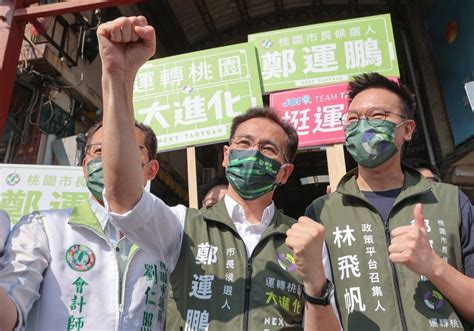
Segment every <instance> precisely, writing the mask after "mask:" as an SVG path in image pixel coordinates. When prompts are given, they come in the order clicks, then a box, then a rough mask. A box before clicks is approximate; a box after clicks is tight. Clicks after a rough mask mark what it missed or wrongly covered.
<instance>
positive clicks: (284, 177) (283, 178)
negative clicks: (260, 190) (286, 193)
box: [276, 163, 295, 185]
mask: <svg viewBox="0 0 474 331" xmlns="http://www.w3.org/2000/svg"><path fill="white" fill-rule="evenodd" d="M293 170H295V165H294V164H293V163H285V164H284V165H282V167H281V168H280V171H279V173H278V175H277V178H276V181H277V183H278V184H280V185H283V184H286V182H287V181H288V178H290V176H291V174H292V173H293Z"/></svg>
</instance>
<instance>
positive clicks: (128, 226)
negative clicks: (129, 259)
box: [104, 190, 187, 271]
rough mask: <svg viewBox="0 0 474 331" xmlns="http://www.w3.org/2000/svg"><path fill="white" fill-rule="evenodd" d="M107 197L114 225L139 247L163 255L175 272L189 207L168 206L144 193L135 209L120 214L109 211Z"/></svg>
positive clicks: (148, 193) (105, 200) (106, 204)
mask: <svg viewBox="0 0 474 331" xmlns="http://www.w3.org/2000/svg"><path fill="white" fill-rule="evenodd" d="M105 196H106V194H105V193H104V204H105V207H106V209H107V211H108V212H109V215H110V217H111V221H112V223H113V224H114V225H115V226H116V227H118V228H119V229H120V230H121V231H122V232H123V233H124V234H125V236H126V237H127V238H128V239H130V240H131V241H132V242H134V243H135V244H137V245H138V246H139V247H140V248H142V249H144V250H145V251H147V252H148V253H150V254H155V255H156V254H158V255H161V256H160V257H161V259H162V260H165V261H166V263H167V264H168V266H169V267H170V271H173V269H174V267H175V265H176V263H177V261H178V258H179V253H180V248H181V241H182V238H183V228H184V220H185V217H186V210H187V208H186V207H185V206H183V205H178V206H175V207H169V206H168V205H166V203H164V202H163V201H162V200H161V199H159V198H158V197H156V196H154V195H153V194H151V193H150V192H148V191H145V190H144V191H143V194H142V197H141V199H140V201H138V203H137V204H136V205H135V207H133V209H132V210H129V211H127V212H125V213H123V214H117V213H114V212H111V211H110V208H109V205H108V203H107V199H106V198H105Z"/></svg>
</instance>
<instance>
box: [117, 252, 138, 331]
mask: <svg viewBox="0 0 474 331" xmlns="http://www.w3.org/2000/svg"><path fill="white" fill-rule="evenodd" d="M136 252H137V250H135V251H133V252H132V255H130V256H129V257H128V258H127V264H126V265H125V270H124V271H123V277H122V284H120V287H121V293H120V298H119V299H120V302H119V330H121V329H122V324H123V323H122V315H123V299H124V298H125V285H126V284H127V273H128V266H129V265H130V262H131V261H132V258H133V256H134V255H135V253H136ZM117 263H118V262H117ZM117 265H118V264H117ZM119 272H120V271H119Z"/></svg>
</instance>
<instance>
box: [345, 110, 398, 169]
mask: <svg viewBox="0 0 474 331" xmlns="http://www.w3.org/2000/svg"><path fill="white" fill-rule="evenodd" d="M371 122H372V123H374V122H376V120H371ZM375 124H376V126H375V127H374V126H372V125H370V124H369V122H368V121H367V120H366V119H363V120H359V122H358V123H357V125H356V126H355V127H354V128H351V129H346V148H347V150H348V151H349V153H350V154H351V155H352V157H353V158H354V160H355V161H356V162H357V163H358V164H360V165H361V166H363V167H366V168H376V167H378V166H380V165H382V164H384V163H385V162H386V161H387V160H388V159H390V158H391V157H392V156H393V155H395V154H396V153H397V146H395V143H394V141H395V129H396V128H397V127H398V126H396V125H395V123H392V122H390V121H382V120H380V122H379V123H375ZM399 125H400V124H399Z"/></svg>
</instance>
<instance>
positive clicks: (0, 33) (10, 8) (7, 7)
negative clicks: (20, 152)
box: [0, 0, 26, 137]
mask: <svg viewBox="0 0 474 331" xmlns="http://www.w3.org/2000/svg"><path fill="white" fill-rule="evenodd" d="M20 5H21V1H17V0H4V1H2V5H1V6H0V77H1V78H0V137H1V133H3V128H4V126H5V123H6V121H7V117H8V110H9V105H10V98H11V96H12V93H13V87H14V86H15V80H16V67H17V66H18V58H19V56H20V51H21V43H22V41H23V34H24V31H25V25H26V22H24V21H17V20H16V19H15V17H14V12H15V10H16V8H17V7H18V6H20Z"/></svg>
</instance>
